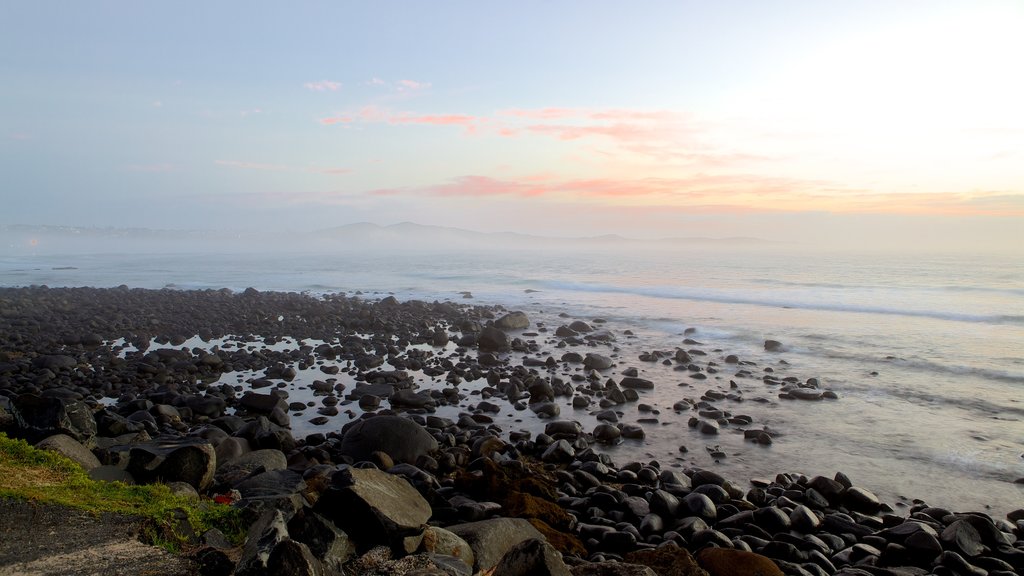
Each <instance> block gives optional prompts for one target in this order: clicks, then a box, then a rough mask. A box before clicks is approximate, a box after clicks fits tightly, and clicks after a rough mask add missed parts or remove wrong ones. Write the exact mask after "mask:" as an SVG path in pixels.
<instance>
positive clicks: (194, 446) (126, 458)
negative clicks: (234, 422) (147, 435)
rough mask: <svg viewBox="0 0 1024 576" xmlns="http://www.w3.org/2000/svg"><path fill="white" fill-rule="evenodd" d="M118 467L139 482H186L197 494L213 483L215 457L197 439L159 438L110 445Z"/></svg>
mask: <svg viewBox="0 0 1024 576" xmlns="http://www.w3.org/2000/svg"><path fill="white" fill-rule="evenodd" d="M110 452H111V453H117V454H119V455H120V458H121V464H122V465H123V466H124V468H125V470H127V471H128V473H130V474H131V475H132V477H134V478H135V480H136V481H138V482H142V483H151V482H186V483H188V484H191V485H192V487H193V488H195V489H196V490H197V491H199V492H203V491H205V490H206V489H207V488H209V487H210V485H211V484H213V475H214V471H215V469H216V467H217V455H216V453H215V452H214V450H213V446H211V445H210V443H209V442H207V441H206V440H203V439H200V438H177V437H160V438H157V439H155V440H151V441H148V442H140V443H137V444H129V445H121V446H113V447H111V448H110Z"/></svg>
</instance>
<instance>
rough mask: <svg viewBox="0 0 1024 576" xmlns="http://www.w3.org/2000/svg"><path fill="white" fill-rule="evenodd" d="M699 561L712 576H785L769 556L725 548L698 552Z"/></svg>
mask: <svg viewBox="0 0 1024 576" xmlns="http://www.w3.org/2000/svg"><path fill="white" fill-rule="evenodd" d="M697 562H698V563H699V564H700V565H701V567H702V568H704V569H705V570H707V572H708V574H710V576H783V572H782V570H780V569H779V567H778V566H777V565H776V564H775V562H772V561H771V560H770V559H769V558H766V557H764V556H761V555H760V554H755V553H753V552H745V551H742V550H728V549H724V548H706V549H704V550H701V551H700V553H698V554H697Z"/></svg>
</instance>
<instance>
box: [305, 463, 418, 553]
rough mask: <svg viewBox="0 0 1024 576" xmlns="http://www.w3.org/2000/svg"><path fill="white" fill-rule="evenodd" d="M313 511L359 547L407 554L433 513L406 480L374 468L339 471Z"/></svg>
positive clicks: (416, 545) (412, 549) (414, 547)
mask: <svg viewBox="0 0 1024 576" xmlns="http://www.w3.org/2000/svg"><path fill="white" fill-rule="evenodd" d="M314 510H315V511H316V512H318V513H320V514H323V515H324V516H327V517H328V518H330V519H331V520H333V521H334V523H335V524H336V525H337V526H338V527H339V528H341V529H342V530H344V531H345V533H346V534H348V535H349V536H350V537H351V538H352V539H353V540H354V541H355V542H356V544H357V545H358V546H359V548H360V549H363V550H365V549H368V548H370V547H372V546H375V545H379V544H381V543H387V544H388V545H390V546H391V547H392V549H394V550H397V551H400V552H403V553H406V554H407V553H410V552H412V551H414V550H416V548H418V547H419V545H420V542H421V540H422V537H423V528H424V525H425V524H426V522H427V520H429V519H430V515H431V513H432V511H431V508H430V504H428V503H427V501H426V500H424V499H423V496H421V495H420V493H419V492H418V491H417V490H416V489H415V488H413V487H412V485H410V484H409V482H408V481H406V480H405V479H403V478H401V477H399V476H392V475H391V474H388V473H387V472H381V471H380V470H377V469H374V468H368V469H358V468H348V467H345V468H342V469H340V470H338V471H337V472H335V473H334V475H333V476H332V478H331V487H330V488H329V489H328V490H327V491H325V492H324V493H323V494H322V495H321V497H320V499H319V500H318V501H317V503H316V506H315V507H314Z"/></svg>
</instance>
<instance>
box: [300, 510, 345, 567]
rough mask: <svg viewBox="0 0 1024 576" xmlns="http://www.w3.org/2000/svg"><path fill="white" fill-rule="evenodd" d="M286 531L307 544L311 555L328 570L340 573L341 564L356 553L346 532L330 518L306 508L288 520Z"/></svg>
mask: <svg viewBox="0 0 1024 576" xmlns="http://www.w3.org/2000/svg"><path fill="white" fill-rule="evenodd" d="M288 533H289V534H290V535H291V537H292V538H295V539H296V540H298V541H300V542H302V543H304V544H306V545H307V546H309V550H310V552H312V553H313V556H315V557H316V558H318V559H319V560H320V561H321V562H322V563H323V565H324V567H325V568H326V569H327V570H328V571H335V572H339V573H341V571H342V565H343V564H344V563H345V562H348V561H349V560H350V559H351V558H352V557H353V556H355V553H356V547H355V544H354V543H353V542H352V540H351V539H349V537H348V534H345V533H344V532H343V531H341V530H339V529H338V527H337V526H335V525H334V523H333V522H331V521H330V520H328V519H326V518H324V517H323V516H321V515H319V514H317V513H315V512H313V511H311V510H308V509H304V510H300V511H299V513H298V514H296V515H295V517H294V518H292V519H291V520H290V521H289V522H288Z"/></svg>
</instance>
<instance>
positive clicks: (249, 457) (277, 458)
mask: <svg viewBox="0 0 1024 576" xmlns="http://www.w3.org/2000/svg"><path fill="white" fill-rule="evenodd" d="M229 440H237V439H235V438H229V439H228V440H225V442H227V441H229ZM221 444H222V445H223V444H224V442H222V443H221ZM217 452H218V453H220V446H218V447H217ZM287 467H288V459H287V458H286V457H285V455H284V453H283V452H281V451H280V450H272V449H263V450H254V451H252V452H248V453H245V454H242V455H241V456H238V457H237V458H233V459H231V460H228V461H227V462H224V463H222V464H220V465H218V466H217V473H216V475H215V476H214V479H215V480H216V482H217V484H225V485H229V486H234V485H235V484H237V483H239V482H241V481H242V480H245V479H246V478H248V477H249V476H251V475H252V474H253V472H255V471H257V470H261V469H262V470H263V471H264V472H270V471H273V470H284V469H285V468H287Z"/></svg>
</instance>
